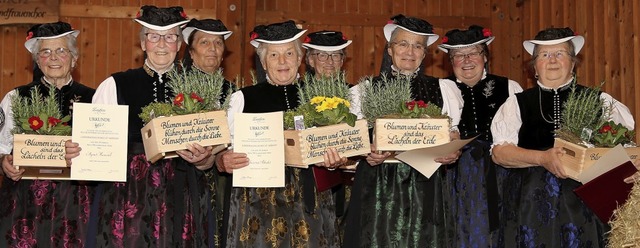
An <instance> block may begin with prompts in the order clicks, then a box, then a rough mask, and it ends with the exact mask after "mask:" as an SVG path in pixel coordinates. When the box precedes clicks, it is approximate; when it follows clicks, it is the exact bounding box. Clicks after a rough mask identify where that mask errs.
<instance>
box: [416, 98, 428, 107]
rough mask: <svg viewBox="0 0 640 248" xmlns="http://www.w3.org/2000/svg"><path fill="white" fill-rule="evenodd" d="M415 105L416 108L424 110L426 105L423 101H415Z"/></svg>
mask: <svg viewBox="0 0 640 248" xmlns="http://www.w3.org/2000/svg"><path fill="white" fill-rule="evenodd" d="M417 103H418V108H426V107H427V104H426V103H424V101H423V100H420V101H417Z"/></svg>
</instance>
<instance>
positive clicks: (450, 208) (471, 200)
mask: <svg viewBox="0 0 640 248" xmlns="http://www.w3.org/2000/svg"><path fill="white" fill-rule="evenodd" d="M448 79H449V80H451V81H454V82H455V81H457V79H456V78H455V76H451V77H449V78H448ZM456 86H457V87H458V89H460V93H461V95H462V99H463V100H464V106H463V108H462V114H461V117H460V123H459V124H458V129H459V131H460V138H461V139H469V138H473V137H476V136H478V137H477V138H476V139H475V140H474V141H472V142H471V143H469V144H467V145H466V146H465V147H463V148H462V154H461V155H460V158H459V159H458V161H457V162H456V163H455V164H452V165H449V166H446V168H447V169H446V170H447V171H446V177H445V183H444V184H443V185H444V187H445V191H444V196H445V199H446V200H445V208H446V214H445V216H446V222H447V225H446V226H447V229H448V230H447V233H448V235H449V237H450V238H451V239H450V241H451V242H452V243H451V246H452V247H491V245H492V243H494V242H493V241H492V240H493V239H495V238H497V235H492V234H494V232H493V231H494V230H496V229H497V228H498V226H499V218H498V216H499V191H498V182H499V181H498V178H499V176H498V175H497V174H496V173H497V171H500V172H503V174H504V169H503V168H502V167H500V166H497V165H495V164H494V163H493V161H492V160H491V154H490V152H489V150H490V148H491V143H492V142H493V137H492V136H491V121H492V120H493V116H494V115H495V113H496V111H498V108H499V107H500V106H501V105H502V103H504V101H505V100H507V98H508V97H509V96H510V95H513V94H514V92H520V91H522V88H521V87H520V86H519V85H518V84H517V83H516V82H514V81H510V80H509V79H508V78H505V77H500V76H496V75H491V74H489V75H486V74H485V75H484V76H483V78H482V79H481V80H480V81H479V82H477V83H476V84H475V85H473V86H468V85H466V84H465V83H463V82H459V81H458V82H456ZM496 167H499V168H496Z"/></svg>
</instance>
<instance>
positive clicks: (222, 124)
mask: <svg viewBox="0 0 640 248" xmlns="http://www.w3.org/2000/svg"><path fill="white" fill-rule="evenodd" d="M141 132H142V142H143V144H144V152H145V155H146V156H147V160H149V161H150V162H152V163H153V162H156V161H158V160H160V159H163V158H175V157H177V156H178V154H177V153H176V151H178V150H184V149H186V145H187V144H191V143H198V144H200V145H201V146H214V145H221V144H222V145H223V147H224V146H226V145H227V144H229V143H230V142H231V135H230V133H229V126H228V124H227V114H226V111H212V112H205V113H197V114H188V115H177V116H169V117H158V118H155V119H153V120H151V121H150V122H149V123H147V125H145V126H144V127H142V129H141Z"/></svg>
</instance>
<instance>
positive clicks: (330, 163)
mask: <svg viewBox="0 0 640 248" xmlns="http://www.w3.org/2000/svg"><path fill="white" fill-rule="evenodd" d="M323 157H324V162H320V163H317V164H316V166H320V167H326V168H327V169H329V170H335V169H336V168H338V167H340V166H342V165H344V164H345V163H347V158H343V157H340V154H339V153H338V150H336V148H327V149H325V153H324V155H323Z"/></svg>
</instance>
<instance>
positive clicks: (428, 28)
mask: <svg viewBox="0 0 640 248" xmlns="http://www.w3.org/2000/svg"><path fill="white" fill-rule="evenodd" d="M396 28H402V29H404V30H406V31H409V32H411V33H414V34H417V35H424V36H427V46H428V45H431V44H433V43H434V42H436V40H438V37H439V36H438V35H437V34H434V33H433V26H432V25H431V24H430V23H429V22H427V21H425V20H422V19H419V18H415V17H405V16H404V15H396V16H394V17H391V20H389V22H387V25H385V26H384V38H386V39H387V41H391V34H392V33H393V31H394V30H396Z"/></svg>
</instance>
